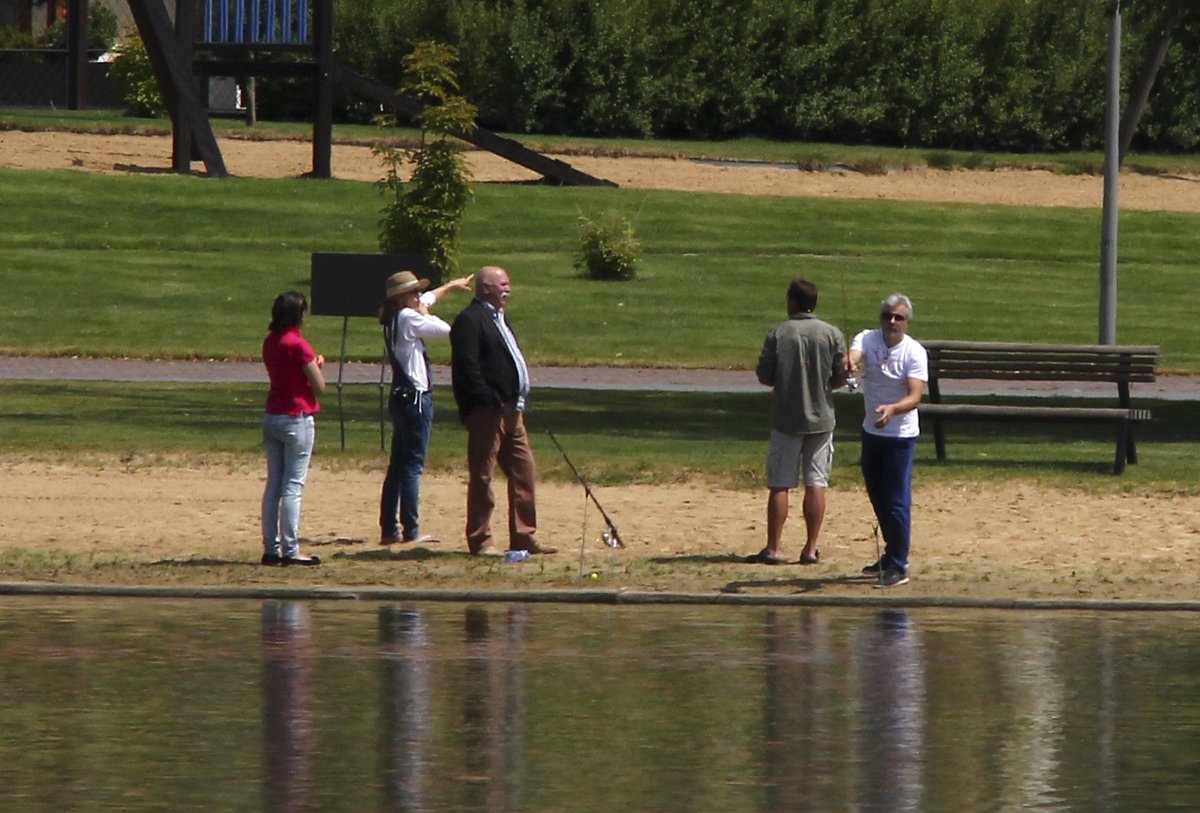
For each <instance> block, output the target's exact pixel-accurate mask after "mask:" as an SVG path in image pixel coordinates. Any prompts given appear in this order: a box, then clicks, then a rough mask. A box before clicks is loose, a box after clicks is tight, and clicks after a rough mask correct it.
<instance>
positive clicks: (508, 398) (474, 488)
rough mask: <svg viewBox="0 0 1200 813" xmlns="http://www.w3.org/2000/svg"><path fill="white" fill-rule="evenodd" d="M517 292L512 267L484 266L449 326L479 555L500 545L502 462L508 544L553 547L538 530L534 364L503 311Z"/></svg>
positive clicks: (470, 527) (535, 549) (472, 544)
mask: <svg viewBox="0 0 1200 813" xmlns="http://www.w3.org/2000/svg"><path fill="white" fill-rule="evenodd" d="M511 293H512V285H511V283H510V282H509V279H508V272H507V271H505V270H504V269H503V268H500V267H499V266H487V267H485V268H481V269H480V270H479V273H478V274H476V275H475V299H474V300H472V302H471V304H470V305H468V306H467V307H465V308H464V309H463V310H462V312H461V313H460V314H459V315H458V316H457V317H456V318H455V320H454V324H453V325H452V326H451V328H450V351H451V363H450V372H451V383H452V386H453V388H454V400H455V401H456V402H457V404H458V415H459V418H461V419H462V422H463V425H464V426H465V427H466V429H467V468H468V473H469V477H468V480H467V528H466V533H467V548H468V549H469V550H470V551H471V553H473V554H476V555H480V554H489V553H494V552H496V549H495V546H494V544H493V542H492V509H493V508H494V507H495V505H496V500H495V495H494V494H493V492H492V475H493V474H494V472H495V470H496V465H497V464H499V466H500V470H501V471H502V472H504V476H505V477H506V478H508V528H509V540H508V549H509V550H524V551H529V552H530V553H555V549H553V548H547V547H543V546H541V545H539V544H538V543H537V541H536V540H535V538H534V535H535V534H536V532H537V505H536V502H535V499H534V488H535V484H536V480H537V469H536V466H535V464H534V460H533V449H532V448H530V445H529V436H528V435H527V434H526V432H525V420H524V412H525V399H526V398H527V397H528V395H529V368H528V367H527V366H526V364H525V357H524V355H522V353H521V347H520V345H518V344H517V339H516V336H515V335H514V334H513V332H512V328H511V326H509V324H508V319H507V318H506V317H505V315H504V308H505V306H506V305H507V304H508V297H509V295H510V294H511Z"/></svg>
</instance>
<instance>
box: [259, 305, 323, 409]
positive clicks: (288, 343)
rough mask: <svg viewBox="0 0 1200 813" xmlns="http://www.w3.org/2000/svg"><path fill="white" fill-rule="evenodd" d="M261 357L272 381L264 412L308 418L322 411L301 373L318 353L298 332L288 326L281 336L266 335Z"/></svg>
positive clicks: (310, 386)
mask: <svg viewBox="0 0 1200 813" xmlns="http://www.w3.org/2000/svg"><path fill="white" fill-rule="evenodd" d="M262 357H263V364H265V365H266V367H267V375H268V376H270V378H271V391H270V392H269V393H268V394H267V412H269V413H270V414H272V415H308V414H311V413H313V412H316V411H317V410H319V409H320V408H321V405H320V404H318V403H317V397H316V396H315V395H313V391H312V385H311V384H310V383H309V381H308V376H306V375H305V374H304V365H306V364H308V363H309V362H310V361H313V360H314V359H316V357H317V354H316V353H314V352H313V349H312V345H310V344H309V343H308V341H306V340H305V338H304V337H303V336H301V335H300V331H299V330H297V329H296V328H294V327H290V328H288V329H287V330H285V331H283V332H282V333H274V332H272V333H268V334H267V338H265V339H263V347H262Z"/></svg>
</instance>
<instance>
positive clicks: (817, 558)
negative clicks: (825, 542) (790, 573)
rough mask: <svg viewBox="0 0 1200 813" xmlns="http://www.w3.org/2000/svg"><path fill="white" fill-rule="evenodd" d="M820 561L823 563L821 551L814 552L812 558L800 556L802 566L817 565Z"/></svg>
mask: <svg viewBox="0 0 1200 813" xmlns="http://www.w3.org/2000/svg"><path fill="white" fill-rule="evenodd" d="M820 561H821V551H819V550H814V551H813V553H812V556H805V555H804V554H803V553H802V554H800V564H802V565H815V564H817V562H820Z"/></svg>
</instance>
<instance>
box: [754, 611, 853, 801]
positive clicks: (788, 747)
mask: <svg viewBox="0 0 1200 813" xmlns="http://www.w3.org/2000/svg"><path fill="white" fill-rule="evenodd" d="M827 618H828V610H826V609H823V608H814V607H804V608H800V609H798V610H794V611H793V610H784V611H781V610H775V609H768V610H767V611H766V673H765V678H766V695H765V697H764V703H763V733H764V738H765V748H764V750H765V753H764V755H763V756H764V779H765V782H766V797H767V804H766V809H767V810H768V811H770V813H784V811H788V813H792V811H798V810H819V809H823V808H829V806H830V805H831V803H832V800H833V798H834V797H833V796H832V795H831V794H832V792H833V791H834V789H835V781H834V780H835V777H836V776H837V774H838V770H837V767H836V766H837V765H838V764H839V762H840V760H839V759H838V758H837V756H838V755H836V754H833V753H831V752H830V751H829V750H828V749H827V748H826V747H825V746H826V745H827V744H828V743H832V742H837V741H839V740H841V739H842V738H841V736H840V728H841V725H842V723H841V721H840V720H839V719H837V717H836V715H835V709H836V704H833V703H830V702H829V700H830V698H832V697H833V696H835V694H836V693H837V685H838V684H837V683H836V682H835V681H836V679H837V678H836V675H837V671H836V670H835V669H834V668H833V667H834V666H835V665H836V664H835V663H834V661H835V653H834V651H833V650H834V647H833V644H832V641H831V640H830V635H829V629H828V625H827V624H826V621H827Z"/></svg>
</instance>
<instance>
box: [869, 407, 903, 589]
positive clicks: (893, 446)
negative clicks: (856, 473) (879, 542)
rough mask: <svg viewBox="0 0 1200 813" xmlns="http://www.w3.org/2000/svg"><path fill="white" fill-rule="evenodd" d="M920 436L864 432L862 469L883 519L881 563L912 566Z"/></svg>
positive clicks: (877, 515)
mask: <svg viewBox="0 0 1200 813" xmlns="http://www.w3.org/2000/svg"><path fill="white" fill-rule="evenodd" d="M916 449H917V439H916V438H889V437H884V436H882V435H873V434H871V433H870V432H865V431H864V432H863V433H862V473H863V482H864V483H865V484H866V486H867V496H868V497H870V498H871V507H872V508H874V509H875V518H876V519H877V520H879V530H880V532H881V533H882V534H883V541H884V545H885V547H884V552H883V558H882V560H881V561H880V565H881V566H882V567H884V568H895V569H896V570H899V571H900V572H901V573H904V572H906V571H907V570H908V546H909V541H910V537H911V534H912V470H913V455H914V453H915V452H916Z"/></svg>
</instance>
